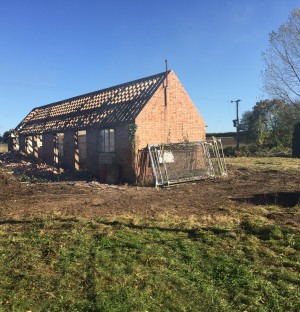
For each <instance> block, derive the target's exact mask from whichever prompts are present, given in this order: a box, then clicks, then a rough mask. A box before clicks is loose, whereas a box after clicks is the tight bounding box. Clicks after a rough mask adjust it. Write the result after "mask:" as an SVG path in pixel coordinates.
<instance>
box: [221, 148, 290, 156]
mask: <svg viewBox="0 0 300 312" xmlns="http://www.w3.org/2000/svg"><path fill="white" fill-rule="evenodd" d="M223 152H224V155H225V157H289V156H291V149H290V148H287V147H283V146H277V147H269V146H258V145H245V146H241V147H240V148H239V149H237V148H236V147H232V146H228V147H225V148H224V149H223Z"/></svg>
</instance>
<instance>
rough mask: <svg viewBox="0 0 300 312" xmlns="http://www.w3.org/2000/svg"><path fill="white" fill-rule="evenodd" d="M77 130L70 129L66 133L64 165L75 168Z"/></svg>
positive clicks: (66, 167) (64, 166)
mask: <svg viewBox="0 0 300 312" xmlns="http://www.w3.org/2000/svg"><path fill="white" fill-rule="evenodd" d="M75 134H76V133H75V132H74V131H68V132H65V133H64V156H63V159H62V167H63V168H65V169H70V170H72V171H74V170H75Z"/></svg>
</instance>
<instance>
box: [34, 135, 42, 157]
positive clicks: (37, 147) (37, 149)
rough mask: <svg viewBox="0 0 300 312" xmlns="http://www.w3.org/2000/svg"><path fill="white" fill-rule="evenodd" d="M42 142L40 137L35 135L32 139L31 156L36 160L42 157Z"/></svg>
mask: <svg viewBox="0 0 300 312" xmlns="http://www.w3.org/2000/svg"><path fill="white" fill-rule="evenodd" d="M42 149H43V141H42V135H40V134H39V135H35V136H34V137H33V156H34V157H36V158H41V157H42Z"/></svg>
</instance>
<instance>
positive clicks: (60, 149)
mask: <svg viewBox="0 0 300 312" xmlns="http://www.w3.org/2000/svg"><path fill="white" fill-rule="evenodd" d="M63 157H64V133H56V134H55V136H54V164H55V165H58V166H61V165H62V160H63Z"/></svg>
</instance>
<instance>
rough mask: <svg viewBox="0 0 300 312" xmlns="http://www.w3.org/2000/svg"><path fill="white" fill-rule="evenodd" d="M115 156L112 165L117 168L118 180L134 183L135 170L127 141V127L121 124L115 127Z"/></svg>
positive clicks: (129, 143)
mask: <svg viewBox="0 0 300 312" xmlns="http://www.w3.org/2000/svg"><path fill="white" fill-rule="evenodd" d="M115 146H116V156H115V160H114V163H115V164H116V165H118V166H119V176H120V180H121V181H124V182H129V183H133V182H135V178H136V177H135V168H134V162H133V156H132V151H131V142H130V139H129V130H128V125H126V124H123V125H119V126H117V127H115Z"/></svg>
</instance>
